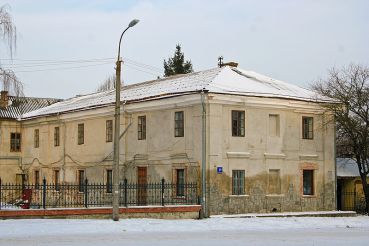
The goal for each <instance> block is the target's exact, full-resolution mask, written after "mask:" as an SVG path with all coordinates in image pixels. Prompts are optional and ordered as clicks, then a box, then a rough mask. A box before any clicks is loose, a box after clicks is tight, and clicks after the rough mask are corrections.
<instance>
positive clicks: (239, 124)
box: [232, 110, 245, 137]
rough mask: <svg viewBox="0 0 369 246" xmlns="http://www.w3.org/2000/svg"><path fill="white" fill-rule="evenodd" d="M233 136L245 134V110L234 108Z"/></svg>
mask: <svg viewBox="0 0 369 246" xmlns="http://www.w3.org/2000/svg"><path fill="white" fill-rule="evenodd" d="M232 136H234V137H244V136H245V111H236V110H232Z"/></svg>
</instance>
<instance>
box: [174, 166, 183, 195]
mask: <svg viewBox="0 0 369 246" xmlns="http://www.w3.org/2000/svg"><path fill="white" fill-rule="evenodd" d="M184 186H185V170H184V169H176V196H185V187H184Z"/></svg>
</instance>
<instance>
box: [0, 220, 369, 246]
mask: <svg viewBox="0 0 369 246" xmlns="http://www.w3.org/2000/svg"><path fill="white" fill-rule="evenodd" d="M276 226H278V225H276ZM368 244H369V231H368V230H367V229H363V228H334V229H332V228H328V229H296V230H277V231H274V230H263V231H250V230H248V231H242V230H240V231H228V230H225V231H221V230H220V231H219V230H218V231H205V232H161V231H159V232H145V231H142V232H126V231H122V232H115V233H111V234H107V233H94V234H73V233H70V234H57V235H48V234H46V235H36V236H32V235H26V236H22V235H16V236H14V235H13V236H11V235H8V236H6V237H1V238H0V245H4V246H46V245H56V246H60V245H63V246H77V245H78V246H83V245H93V246H95V245H96V246H97V245H102V246H112V245H136V246H144V245H160V246H167V245H186V246H194V245H205V246H206V245H209V246H210V245H211V246H217V245H231V246H238V245H273V246H278V245H287V246H288V245H324V246H328V245H335V246H339V245H344V246H348V245H355V246H359V245H365V246H367V245H368Z"/></svg>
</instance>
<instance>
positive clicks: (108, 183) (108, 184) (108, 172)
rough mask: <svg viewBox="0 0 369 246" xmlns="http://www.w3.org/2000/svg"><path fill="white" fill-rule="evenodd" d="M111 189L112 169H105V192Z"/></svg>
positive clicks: (109, 191)
mask: <svg viewBox="0 0 369 246" xmlns="http://www.w3.org/2000/svg"><path fill="white" fill-rule="evenodd" d="M112 191H113V171H112V170H110V169H109V170H106V192H107V193H111V192H112Z"/></svg>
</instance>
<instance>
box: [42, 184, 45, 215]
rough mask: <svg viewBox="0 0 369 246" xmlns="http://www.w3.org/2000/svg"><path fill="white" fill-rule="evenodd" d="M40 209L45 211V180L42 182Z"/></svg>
mask: <svg viewBox="0 0 369 246" xmlns="http://www.w3.org/2000/svg"><path fill="white" fill-rule="evenodd" d="M42 208H43V209H46V178H45V177H44V179H43V180H42Z"/></svg>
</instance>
